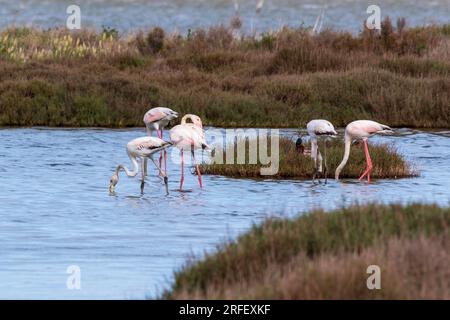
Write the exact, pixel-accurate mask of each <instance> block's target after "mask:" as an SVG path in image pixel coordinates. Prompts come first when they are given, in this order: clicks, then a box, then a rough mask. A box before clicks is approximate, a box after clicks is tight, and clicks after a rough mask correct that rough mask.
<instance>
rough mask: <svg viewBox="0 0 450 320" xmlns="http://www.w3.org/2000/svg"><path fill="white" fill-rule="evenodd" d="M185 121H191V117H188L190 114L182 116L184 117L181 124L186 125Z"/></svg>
mask: <svg viewBox="0 0 450 320" xmlns="http://www.w3.org/2000/svg"><path fill="white" fill-rule="evenodd" d="M187 119H191V120H192V115H190V114H186V115H184V117H183V118H181V124H186V120H187Z"/></svg>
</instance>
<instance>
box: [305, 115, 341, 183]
mask: <svg viewBox="0 0 450 320" xmlns="http://www.w3.org/2000/svg"><path fill="white" fill-rule="evenodd" d="M306 130H307V131H308V134H309V136H310V137H311V158H312V159H313V160H314V175H313V181H314V180H315V177H316V175H317V174H318V173H322V162H323V157H322V154H321V153H320V151H319V146H318V138H320V137H325V140H324V157H325V172H324V175H325V182H326V181H327V171H328V167H327V159H326V152H327V145H326V137H332V136H336V135H337V132H336V130H335V129H334V126H333V124H332V123H331V122H330V121H328V120H324V119H315V120H311V121H310V122H308V124H307V125H306Z"/></svg>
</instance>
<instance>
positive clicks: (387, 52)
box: [0, 19, 450, 128]
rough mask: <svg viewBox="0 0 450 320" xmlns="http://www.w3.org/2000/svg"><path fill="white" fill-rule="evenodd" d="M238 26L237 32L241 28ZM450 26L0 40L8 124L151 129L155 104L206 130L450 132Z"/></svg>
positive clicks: (1, 107) (40, 34)
mask: <svg viewBox="0 0 450 320" xmlns="http://www.w3.org/2000/svg"><path fill="white" fill-rule="evenodd" d="M233 28H234V29H233ZM448 30H449V27H448V26H445V25H444V26H432V27H424V28H411V29H408V28H405V27H404V23H402V22H401V21H399V23H398V24H397V26H396V27H394V26H393V25H392V23H391V22H390V20H388V19H387V20H385V21H384V22H383V26H382V31H381V32H378V33H377V32H372V31H368V30H364V32H362V33H361V34H359V35H357V36H354V35H351V34H349V33H345V32H333V31H329V30H327V31H324V32H322V33H321V34H319V35H316V36H312V35H310V33H309V30H306V29H288V28H285V29H282V30H279V31H277V32H273V33H266V34H263V35H260V36H248V35H239V36H237V35H236V32H239V30H236V24H235V25H234V26H233V27H231V26H230V27H223V26H220V27H213V28H210V29H208V30H204V29H198V30H195V31H193V32H190V33H189V34H187V35H179V34H173V35H167V34H165V32H164V31H163V30H161V29H159V28H155V29H153V30H151V31H149V32H146V33H144V32H140V33H138V34H135V35H131V36H128V37H121V36H120V35H118V33H117V32H116V31H115V30H104V31H103V32H100V33H95V32H92V31H82V32H69V31H66V30H58V29H56V30H46V31H42V30H37V29H30V28H12V29H7V30H3V31H1V32H0V125H4V126H6V125H11V126H31V125H49V126H105V127H126V126H141V125H142V115H143V114H144V113H145V111H147V109H148V108H150V107H156V106H170V107H171V108H173V109H175V110H177V111H179V112H180V113H195V114H198V115H199V116H201V117H202V118H203V120H204V123H205V124H206V125H213V126H222V127H252V126H254V127H303V126H304V125H305V124H306V123H307V122H308V121H309V120H310V119H312V118H326V119H329V120H330V121H332V122H333V123H334V125H335V126H341V127H342V126H345V125H346V124H347V123H349V122H350V121H353V120H355V119H373V120H376V121H379V122H382V123H386V124H389V125H391V126H397V127H399V126H405V127H426V128H438V127H449V126H450V112H449V106H450V77H449V75H450V64H449V61H450V54H449V52H450V50H449V46H450V38H449V32H448Z"/></svg>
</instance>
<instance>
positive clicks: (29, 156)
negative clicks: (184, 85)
mask: <svg viewBox="0 0 450 320" xmlns="http://www.w3.org/2000/svg"><path fill="white" fill-rule="evenodd" d="M143 131H144V130H143V129H131V130H106V129H105V130H94V129H82V130H80V129H77V130H68V129H3V130H0V190H1V192H0V261H1V264H0V298H8V299H9V298H25V299H31V298H33V299H48V298H58V299H84V298H92V299H101V298H102V299H110V298H111V299H112V298H115V299H130V298H132V299H143V298H145V297H155V295H156V294H158V293H159V292H161V290H162V289H163V288H165V287H167V285H168V283H169V282H170V280H171V276H172V271H173V270H174V269H176V268H178V267H180V266H181V265H182V264H183V262H184V261H185V260H186V258H188V257H189V256H190V255H191V254H196V255H198V254H200V253H202V252H204V250H211V249H213V248H214V247H215V245H216V244H218V243H220V242H221V241H222V240H224V239H228V238H234V237H235V236H236V235H237V234H239V233H241V232H243V231H245V230H248V228H249V227H251V225H252V224H253V223H257V222H259V221H261V220H263V219H264V218H265V217H267V216H269V215H272V216H273V215H277V216H280V215H281V216H284V215H287V216H292V215H296V214H299V213H302V212H305V211H308V210H310V209H313V208H317V207H323V208H325V209H332V208H336V207H339V206H342V205H344V204H351V203H354V202H355V201H356V202H359V203H365V202H369V201H378V202H384V203H390V202H410V201H420V202H427V203H431V202H435V203H438V204H440V205H443V206H448V205H449V199H450V197H449V195H450V193H449V190H450V171H449V170H448V168H449V159H450V132H448V131H447V132H420V131H411V130H406V129H404V130H400V131H399V132H398V134H397V135H396V136H389V137H374V138H373V141H374V142H390V143H393V144H395V146H397V147H398V150H399V151H400V152H401V153H403V154H405V155H406V156H407V157H408V159H410V161H412V162H413V163H414V165H415V167H416V168H417V169H418V170H420V173H421V174H420V177H418V178H413V179H401V180H378V181H374V183H372V184H370V185H367V184H365V183H356V181H353V180H350V181H349V180H347V181H345V180H344V181H343V182H342V183H336V182H335V181H333V180H331V181H330V182H329V184H328V185H326V186H325V185H312V183H311V182H309V181H270V180H266V181H261V180H260V181H254V180H237V179H228V178H224V177H220V176H205V177H204V189H203V190H200V189H199V187H198V184H197V180H196V176H193V175H190V174H188V175H187V177H186V180H185V188H186V189H187V190H188V191H189V192H184V193H179V192H178V191H177V188H178V183H179V177H180V169H179V165H178V164H175V163H172V162H169V179H170V181H169V183H170V195H169V196H165V193H164V188H163V184H162V183H161V181H160V179H159V178H158V177H157V175H156V173H157V172H156V169H155V168H154V167H151V169H150V176H149V177H148V178H147V183H146V189H145V192H144V194H143V195H141V194H140V187H139V186H140V182H139V179H138V178H134V179H131V178H127V177H125V176H121V180H120V181H119V184H118V186H117V189H116V194H115V195H110V194H109V193H108V183H109V177H110V176H111V174H112V172H113V170H114V168H115V166H116V165H117V164H118V163H125V164H129V160H128V157H127V155H126V152H125V145H126V142H127V141H129V140H131V139H133V138H135V137H138V136H141V135H143V134H144V132H143ZM283 134H285V135H290V136H292V135H293V134H294V130H285V131H283ZM172 152H174V153H175V154H174V155H172ZM176 155H178V152H177V151H176V150H175V149H173V150H169V159H172V156H173V157H174V159H175V158H176ZM374 161H376V159H374ZM70 265H77V266H79V267H80V269H81V289H80V290H69V289H67V287H66V280H67V277H68V274H67V273H66V269H67V267H68V266H70Z"/></svg>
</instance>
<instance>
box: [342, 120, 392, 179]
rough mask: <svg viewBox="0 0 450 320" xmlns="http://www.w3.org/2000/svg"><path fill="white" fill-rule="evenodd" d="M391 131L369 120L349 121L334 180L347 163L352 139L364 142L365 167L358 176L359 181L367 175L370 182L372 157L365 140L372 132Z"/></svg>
mask: <svg viewBox="0 0 450 320" xmlns="http://www.w3.org/2000/svg"><path fill="white" fill-rule="evenodd" d="M393 132H394V131H393V130H392V129H391V128H390V127H388V126H386V125H384V124H381V123H378V122H375V121H371V120H357V121H353V122H350V123H349V124H348V125H347V127H346V128H345V138H344V142H345V151H344V158H343V159H342V162H341V164H340V165H339V166H338V167H337V169H336V174H335V178H336V180H339V174H340V173H341V171H342V169H343V168H344V167H345V165H346V164H347V161H348V157H349V156H350V146H351V144H352V141H357V142H359V141H362V142H363V143H364V153H365V154H366V162H367V168H366V170H365V171H364V173H363V174H362V175H361V177H359V180H360V181H361V180H362V179H363V178H364V177H365V176H367V182H369V183H370V172H371V171H372V159H370V154H369V148H368V146H367V140H368V139H369V138H370V137H371V136H373V135H374V134H378V133H393Z"/></svg>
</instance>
